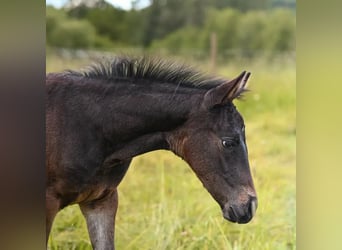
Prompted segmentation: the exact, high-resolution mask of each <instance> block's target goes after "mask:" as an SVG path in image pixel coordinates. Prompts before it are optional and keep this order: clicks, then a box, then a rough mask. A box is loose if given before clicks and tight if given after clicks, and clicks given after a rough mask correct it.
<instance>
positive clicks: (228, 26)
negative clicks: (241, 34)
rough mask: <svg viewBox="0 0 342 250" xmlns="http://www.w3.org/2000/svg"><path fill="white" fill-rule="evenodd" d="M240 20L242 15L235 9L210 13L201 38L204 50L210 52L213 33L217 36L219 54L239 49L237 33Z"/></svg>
mask: <svg viewBox="0 0 342 250" xmlns="http://www.w3.org/2000/svg"><path fill="white" fill-rule="evenodd" d="M240 18H241V13H240V12H239V11H237V10H235V9H223V10H211V11H209V12H208V17H207V18H206V22H205V26H204V31H203V32H202V36H201V42H202V48H203V49H205V50H209V48H210V36H211V33H213V32H215V33H216V36H217V47H218V48H217V49H218V52H219V53H224V51H226V50H227V49H233V48H236V47H238V40H237V32H238V29H239V20H240Z"/></svg>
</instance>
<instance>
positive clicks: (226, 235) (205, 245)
mask: <svg viewBox="0 0 342 250" xmlns="http://www.w3.org/2000/svg"><path fill="white" fill-rule="evenodd" d="M87 63H88V61H87V60H65V59H61V58H59V57H57V56H55V55H51V54H48V57H47V72H52V71H60V70H63V69H66V68H73V69H77V68H79V66H81V65H86V64H87ZM242 65H243V66H242ZM203 67H205V65H204V64H203ZM244 69H247V70H250V71H251V72H252V78H251V80H250V84H249V87H250V89H251V90H252V91H251V92H249V93H247V95H246V97H245V100H244V101H236V102H235V103H236V104H237V106H238V109H239V110H240V111H241V113H242V115H243V116H244V118H245V123H246V136H247V144H248V148H249V159H250V165H251V168H252V173H253V177H254V181H255V186H256V190H257V194H258V199H259V201H258V203H259V206H258V210H257V213H256V216H255V217H254V218H253V220H252V221H251V222H250V223H249V224H245V225H238V224H233V223H230V222H227V221H225V220H224V219H223V217H222V215H221V211H220V208H219V206H218V205H217V204H216V202H215V201H214V200H213V199H212V198H211V196H210V195H209V193H208V192H207V191H206V190H205V189H204V188H203V187H202V184H201V183H200V181H199V180H198V179H197V177H196V176H195V174H194V173H192V171H191V170H190V168H189V167H188V166H187V164H186V163H185V162H183V161H182V160H180V159H179V158H178V157H177V156H175V155H173V154H172V153H171V152H167V151H156V152H151V153H148V154H145V155H142V156H139V157H136V158H135V159H134V160H133V163H132V165H131V167H130V169H129V171H128V173H127V176H126V177H125V178H124V180H123V182H122V183H121V184H120V186H119V210H118V214H117V219H116V240H115V243H116V247H117V249H119V250H124V249H126V250H129V249H130V250H133V249H134V250H135V249H136V250H147V249H151V250H163V249H170V250H181V249H187V250H190V249H191V250H195V249H196V250H197V249H198V250H202V249H203V250H212V249H217V250H229V249H232V250H243V249H246V250H259V249H260V250H283V249H286V250H287V249H296V182H295V181H296V87H295V86H296V73H295V64H294V62H293V61H292V62H291V61H281V62H273V63H265V62H264V61H255V62H249V63H245V64H243V63H242V62H240V63H235V64H232V63H231V64H229V63H228V64H227V65H221V66H220V67H218V69H217V73H219V74H220V75H224V76H228V77H233V76H235V75H237V74H238V73H240V72H241V71H242V70H244ZM49 247H50V249H91V246H90V241H89V237H88V234H87V230H86V224H85V220H84V219H83V217H82V215H81V213H80V210H79V208H78V207H77V206H70V207H67V208H66V209H64V210H63V211H61V212H60V213H59V214H58V216H57V217H56V219H55V222H54V225H53V228H52V232H51V235H50V241H49Z"/></svg>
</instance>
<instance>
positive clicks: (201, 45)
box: [46, 0, 296, 58]
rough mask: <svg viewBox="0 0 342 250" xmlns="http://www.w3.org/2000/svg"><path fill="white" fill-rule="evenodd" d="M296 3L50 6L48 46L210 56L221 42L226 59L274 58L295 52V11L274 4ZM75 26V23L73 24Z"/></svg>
mask: <svg viewBox="0 0 342 250" xmlns="http://www.w3.org/2000/svg"><path fill="white" fill-rule="evenodd" d="M292 3H293V0H286V1H285V0H250V1H249V0H248V1H237V0H213V1H211V0H189V1H183V0H153V1H152V3H151V5H150V6H149V7H147V8H145V9H142V10H137V9H132V10H130V11H125V10H122V9H118V8H115V7H113V6H110V5H108V4H105V5H104V6H102V7H98V8H86V7H84V6H83V7H79V8H76V9H72V10H68V11H66V10H63V9H60V10H57V9H54V8H51V7H47V14H46V16H47V18H46V34H47V43H48V44H49V45H52V46H60V47H68V48H76V47H82V48H86V47H97V48H107V49H111V48H115V47H116V48H132V47H135V48H137V47H140V48H141V47H144V48H145V49H148V50H150V51H151V50H155V49H158V50H159V51H160V50H162V51H165V52H166V53H172V54H184V53H194V54H196V55H204V56H208V55H209V51H210V46H211V45H210V37H211V34H212V33H215V34H216V37H217V52H218V54H219V57H221V58H231V57H234V56H243V57H249V58H250V57H253V56H256V55H259V54H260V53H267V54H268V55H271V56H272V55H274V54H277V53H283V52H288V51H293V50H295V29H296V17H295V12H294V11H293V10H291V9H289V8H283V9H275V8H271V7H272V6H273V5H277V6H279V5H281V4H292ZM68 23H69V24H68Z"/></svg>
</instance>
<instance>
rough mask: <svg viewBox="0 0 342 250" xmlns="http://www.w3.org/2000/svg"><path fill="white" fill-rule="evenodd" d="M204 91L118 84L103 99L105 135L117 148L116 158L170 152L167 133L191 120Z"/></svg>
mask: <svg viewBox="0 0 342 250" xmlns="http://www.w3.org/2000/svg"><path fill="white" fill-rule="evenodd" d="M202 92H203V91H201V90H199V89H191V88H184V87H179V88H178V89H176V86H158V85H157V84H156V85H148V86H144V85H134V84H131V85H130V84H125V86H123V85H121V86H120V84H116V85H114V86H113V87H112V89H111V90H110V91H108V93H112V94H111V95H110V94H109V95H108V96H107V98H105V99H103V110H104V112H103V114H104V119H103V121H104V123H103V128H104V129H103V131H104V133H105V136H106V138H107V140H109V141H112V143H113V145H114V150H113V151H114V152H116V154H115V157H114V158H127V155H129V156H132V155H133V156H135V155H138V154H141V153H145V152H149V151H152V150H157V149H169V145H168V142H167V140H166V138H165V133H167V132H170V131H172V130H174V129H176V128H178V127H179V126H181V125H182V124H183V123H185V122H186V120H187V119H188V118H189V116H190V115H191V113H192V112H194V111H195V110H196V109H197V108H198V107H199V104H200V100H201V97H202V95H203V93H202Z"/></svg>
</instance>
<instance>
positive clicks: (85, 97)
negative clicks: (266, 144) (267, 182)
mask: <svg viewBox="0 0 342 250" xmlns="http://www.w3.org/2000/svg"><path fill="white" fill-rule="evenodd" d="M249 75H250V73H247V72H242V73H241V74H240V75H239V76H238V77H236V78H235V79H233V80H230V81H228V80H224V79H219V78H211V77H207V76H204V75H203V74H200V73H198V72H197V71H194V70H193V69H191V68H189V67H185V66H184V65H178V64H174V63H168V62H165V61H162V60H155V59H150V58H130V57H117V58H114V59H113V60H111V61H105V62H103V63H99V64H97V65H95V66H93V67H92V68H90V69H89V70H88V71H83V72H75V71H68V72H63V73H51V74H48V75H47V77H46V83H47V96H46V98H47V99H46V166H47V184H46V215H47V218H46V228H47V232H46V237H47V239H48V236H49V233H50V229H51V226H52V222H53V219H54V217H55V215H56V214H57V212H58V211H60V210H61V209H63V208H64V207H66V206H68V205H70V204H75V203H77V204H79V206H80V208H81V211H82V213H83V215H84V216H85V218H86V221H87V226H88V231H89V235H90V239H91V243H92V246H93V248H94V249H114V224H115V214H116V210H117V206H118V195H117V187H118V185H119V183H120V182H121V180H122V178H123V177H124V175H125V173H126V171H127V169H128V167H129V164H130V162H131V160H132V158H133V157H134V156H137V155H140V154H143V153H146V152H149V151H153V150H157V149H166V150H171V151H172V152H174V153H175V154H176V155H178V156H180V157H181V158H183V159H184V160H185V161H186V162H187V163H188V164H189V165H190V167H191V168H192V169H193V171H194V172H195V174H196V175H197V176H198V178H199V179H200V180H201V182H202V183H203V185H204V187H205V188H206V189H207V190H208V191H209V193H210V194H211V195H212V197H213V198H214V199H215V200H216V201H217V203H218V204H219V205H220V207H221V209H222V213H223V216H224V218H226V219H227V220H229V221H232V222H237V223H247V222H249V221H250V220H251V219H252V217H253V215H254V213H255V211H256V207H257V198H256V192H255V189H254V185H253V180H252V177H251V173H250V167H249V162H248V154H247V147H246V139H245V126H244V122H243V119H242V117H241V115H240V114H239V113H238V111H237V110H236V108H235V106H234V105H233V103H232V101H233V100H234V99H235V98H238V97H239V96H240V95H241V94H242V93H243V92H244V91H245V85H246V82H247V80H248V78H249Z"/></svg>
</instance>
